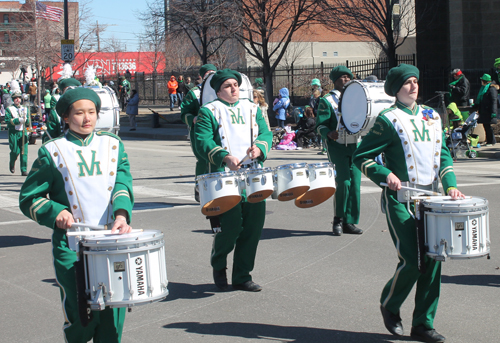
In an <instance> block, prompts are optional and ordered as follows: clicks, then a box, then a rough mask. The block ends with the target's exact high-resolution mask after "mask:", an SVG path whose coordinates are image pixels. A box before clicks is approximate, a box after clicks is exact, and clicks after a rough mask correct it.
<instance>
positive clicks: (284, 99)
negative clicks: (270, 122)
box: [273, 88, 290, 120]
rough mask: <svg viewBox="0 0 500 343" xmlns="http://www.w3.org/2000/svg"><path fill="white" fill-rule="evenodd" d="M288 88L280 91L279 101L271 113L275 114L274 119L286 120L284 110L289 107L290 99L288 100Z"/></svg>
mask: <svg viewBox="0 0 500 343" xmlns="http://www.w3.org/2000/svg"><path fill="white" fill-rule="evenodd" d="M288 94H289V93H288V88H281V89H280V99H279V101H278V102H277V103H276V105H274V107H273V111H275V112H276V119H279V120H285V119H286V109H287V107H288V106H289V105H290V99H289V98H288Z"/></svg>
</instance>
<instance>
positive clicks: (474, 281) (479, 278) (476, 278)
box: [441, 275, 500, 287]
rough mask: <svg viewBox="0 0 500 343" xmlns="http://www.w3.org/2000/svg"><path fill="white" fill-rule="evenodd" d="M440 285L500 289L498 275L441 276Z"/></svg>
mask: <svg viewBox="0 0 500 343" xmlns="http://www.w3.org/2000/svg"><path fill="white" fill-rule="evenodd" d="M441 283H454V284H457V285H468V286H490V287H500V275H454V276H448V275H441Z"/></svg>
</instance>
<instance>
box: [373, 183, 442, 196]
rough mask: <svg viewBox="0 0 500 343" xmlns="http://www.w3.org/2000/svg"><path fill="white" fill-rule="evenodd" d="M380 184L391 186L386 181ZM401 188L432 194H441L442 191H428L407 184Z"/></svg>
mask: <svg viewBox="0 0 500 343" xmlns="http://www.w3.org/2000/svg"><path fill="white" fill-rule="evenodd" d="M380 185H381V186H385V187H389V185H388V184H387V183H385V182H381V183H380ZM401 189H405V190H407V191H416V192H422V193H425V194H430V195H441V193H438V192H433V191H427V190H425V189H418V188H412V187H406V186H401Z"/></svg>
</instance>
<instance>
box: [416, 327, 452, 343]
mask: <svg viewBox="0 0 500 343" xmlns="http://www.w3.org/2000/svg"><path fill="white" fill-rule="evenodd" d="M410 336H411V337H412V338H415V339H416V340H418V341H421V342H428V343H443V342H444V341H446V338H445V337H444V336H443V335H440V334H439V333H437V331H436V330H434V329H427V328H426V327H425V326H424V325H419V326H412V327H411V334H410Z"/></svg>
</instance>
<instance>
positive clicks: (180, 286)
mask: <svg viewBox="0 0 500 343" xmlns="http://www.w3.org/2000/svg"><path fill="white" fill-rule="evenodd" d="M216 292H217V288H216V286H215V285H214V284H213V283H207V284H202V285H190V284H188V283H179V282H169V283H168V293H169V295H168V296H167V297H166V298H165V300H163V301H162V302H169V301H174V300H177V299H203V298H208V297H211V296H213V295H214V294H215V293H216Z"/></svg>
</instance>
